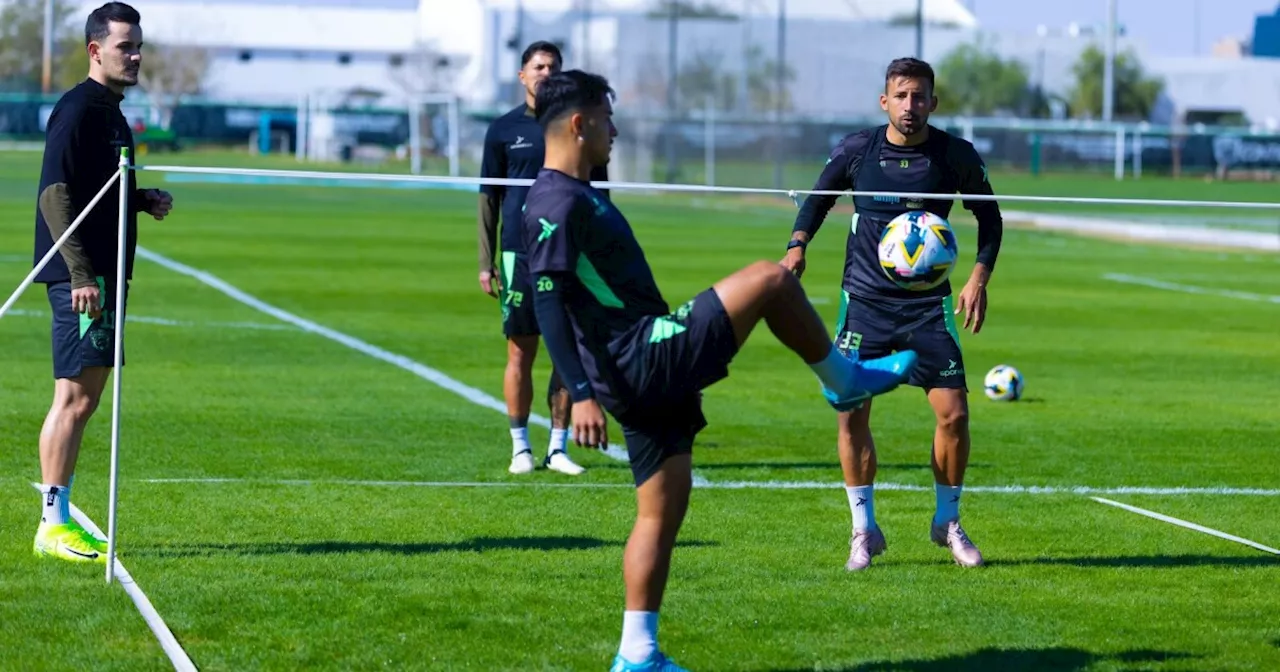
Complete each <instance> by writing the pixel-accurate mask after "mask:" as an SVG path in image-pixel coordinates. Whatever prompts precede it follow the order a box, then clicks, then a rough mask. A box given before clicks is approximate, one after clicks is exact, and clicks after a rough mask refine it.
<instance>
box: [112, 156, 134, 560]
mask: <svg viewBox="0 0 1280 672" xmlns="http://www.w3.org/2000/svg"><path fill="white" fill-rule="evenodd" d="M128 175H129V148H127V147H123V148H121V149H120V170H119V171H118V172H117V173H116V177H117V179H118V180H119V181H120V223H119V227H118V228H119V231H118V232H117V235H116V246H117V248H116V314H115V323H116V327H115V328H116V338H115V341H116V342H115V360H114V364H115V370H114V371H113V372H112V375H111V486H110V488H111V492H110V495H109V500H108V504H107V583H111V582H112V581H113V580H114V579H115V568H116V499H117V495H118V492H119V482H118V478H117V477H118V475H119V470H120V374H121V373H122V372H123V369H124V367H123V366H122V365H123V364H124V362H123V361H122V360H123V359H124V296H125V277H126V276H125V264H126V262H127V256H126V250H127V245H126V244H127V242H128V237H129V178H128Z"/></svg>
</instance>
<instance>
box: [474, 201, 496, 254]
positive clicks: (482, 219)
mask: <svg viewBox="0 0 1280 672" xmlns="http://www.w3.org/2000/svg"><path fill="white" fill-rule="evenodd" d="M499 208H501V203H500V201H498V200H497V199H495V198H493V196H492V195H491V194H486V193H481V194H480V205H479V208H478V214H477V216H476V223H477V228H478V229H479V230H478V232H477V233H478V235H477V238H478V239H479V241H480V270H481V271H482V272H483V271H492V270H493V261H494V259H495V258H496V255H495V252H496V250H495V247H496V246H497V241H498V210H499Z"/></svg>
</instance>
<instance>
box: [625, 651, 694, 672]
mask: <svg viewBox="0 0 1280 672" xmlns="http://www.w3.org/2000/svg"><path fill="white" fill-rule="evenodd" d="M609 672H689V670H687V669H685V668H683V667H680V666H679V665H676V664H675V663H674V662H673V661H672V660H671V659H670V658H668V657H666V656H665V655H663V653H662V652H661V651H654V652H653V654H652V655H650V656H649V659H648V660H646V661H644V662H643V663H632V662H630V661H628V660H627V659H626V658H623V657H622V656H621V655H617V656H615V657H614V659H613V665H612V666H610V667H609Z"/></svg>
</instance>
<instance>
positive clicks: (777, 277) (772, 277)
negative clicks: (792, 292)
mask: <svg viewBox="0 0 1280 672" xmlns="http://www.w3.org/2000/svg"><path fill="white" fill-rule="evenodd" d="M750 268H751V272H752V274H753V276H754V277H755V279H756V282H758V283H759V287H760V291H761V293H762V294H764V295H765V296H768V297H773V296H777V295H778V294H780V293H782V292H784V291H786V290H787V289H791V287H790V285H791V284H793V283H795V282H797V280H796V277H795V276H794V275H792V274H791V273H789V272H787V269H785V268H783V267H782V266H781V265H779V264H778V263H777V262H774V261H757V262H756V263H754V264H752V265H751V267H750Z"/></svg>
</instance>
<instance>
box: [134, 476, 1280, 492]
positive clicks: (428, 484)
mask: <svg viewBox="0 0 1280 672" xmlns="http://www.w3.org/2000/svg"><path fill="white" fill-rule="evenodd" d="M138 482H140V483H205V484H216V483H244V484H258V485H353V486H380V487H387V486H396V487H417V488H524V487H528V488H541V487H555V488H631V487H633V486H632V484H630V483H539V482H529V481H494V482H482V481H361V480H352V479H335V480H308V479H301V480H297V479H294V480H288V479H284V480H278V479H258V478H144V479H138ZM693 485H694V487H696V488H709V489H713V490H834V489H838V488H842V487H844V486H843V484H842V483H839V482H835V481H832V482H820V481H715V482H712V481H708V480H707V479H705V478H701V477H699V476H696V475H695V476H694V479H693ZM876 490H900V491H907V492H933V487H932V486H923V485H913V484H909V483H876ZM965 492H982V493H990V494H1000V495H1088V494H1095V493H1096V494H1108V495H1253V496H1260V497H1280V490H1264V489H1261V488H1225V487H1224V488H1153V487H1143V486H1116V487H1091V486H1054V485H986V486H984V485H972V486H965Z"/></svg>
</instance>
